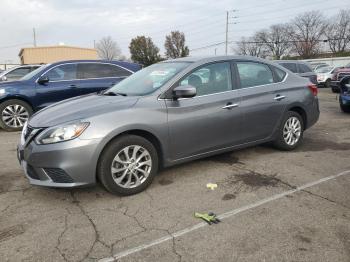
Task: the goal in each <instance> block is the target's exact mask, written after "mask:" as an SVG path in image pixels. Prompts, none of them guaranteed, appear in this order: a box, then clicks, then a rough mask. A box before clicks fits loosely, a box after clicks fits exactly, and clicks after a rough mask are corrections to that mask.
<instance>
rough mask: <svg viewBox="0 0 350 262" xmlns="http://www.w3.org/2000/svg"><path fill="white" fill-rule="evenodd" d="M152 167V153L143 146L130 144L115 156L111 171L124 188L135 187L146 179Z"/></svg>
mask: <svg viewBox="0 0 350 262" xmlns="http://www.w3.org/2000/svg"><path fill="white" fill-rule="evenodd" d="M151 169H152V158H151V155H150V153H149V152H148V151H147V149H145V148H144V147H142V146H138V145H130V146H127V147H124V148H123V149H122V150H120V151H119V152H118V153H117V155H116V156H115V157H114V159H113V161H112V166H111V173H112V177H113V180H114V182H115V183H116V184H117V185H118V186H120V187H123V188H135V187H138V186H139V185H141V184H142V183H143V182H144V181H146V179H147V177H148V176H149V175H150V173H151Z"/></svg>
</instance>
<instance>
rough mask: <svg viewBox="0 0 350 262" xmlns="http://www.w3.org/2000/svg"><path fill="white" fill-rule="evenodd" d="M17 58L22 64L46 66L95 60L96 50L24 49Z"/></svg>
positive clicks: (50, 47) (63, 47)
mask: <svg viewBox="0 0 350 262" xmlns="http://www.w3.org/2000/svg"><path fill="white" fill-rule="evenodd" d="M18 56H19V57H20V59H21V63H22V64H41V63H44V64H47V63H53V62H57V61H62V60H74V59H97V50H96V49H92V48H81V47H74V46H65V45H62V46H61V45H59V46H43V47H26V48H22V49H21V51H20V52H19V54H18Z"/></svg>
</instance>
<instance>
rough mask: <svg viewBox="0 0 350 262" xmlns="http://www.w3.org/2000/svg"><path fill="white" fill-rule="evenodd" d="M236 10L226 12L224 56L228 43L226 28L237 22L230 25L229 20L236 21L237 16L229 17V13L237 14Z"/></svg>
mask: <svg viewBox="0 0 350 262" xmlns="http://www.w3.org/2000/svg"><path fill="white" fill-rule="evenodd" d="M237 11H238V10H230V11H226V37H225V55H227V51H228V42H229V39H228V26H229V25H230V24H234V25H235V24H237V22H232V23H230V19H237V18H238V17H237V16H232V17H230V14H231V13H234V12H237Z"/></svg>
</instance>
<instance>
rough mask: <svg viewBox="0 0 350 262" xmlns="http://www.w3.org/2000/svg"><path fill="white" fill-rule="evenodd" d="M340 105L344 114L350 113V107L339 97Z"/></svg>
mask: <svg viewBox="0 0 350 262" xmlns="http://www.w3.org/2000/svg"><path fill="white" fill-rule="evenodd" d="M339 105H340V109H341V111H343V112H344V113H350V106H346V105H344V104H343V101H342V100H341V98H340V97H339Z"/></svg>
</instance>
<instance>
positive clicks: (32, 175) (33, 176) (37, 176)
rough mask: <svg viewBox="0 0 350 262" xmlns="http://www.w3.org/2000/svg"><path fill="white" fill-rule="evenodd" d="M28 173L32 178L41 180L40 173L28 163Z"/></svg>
mask: <svg viewBox="0 0 350 262" xmlns="http://www.w3.org/2000/svg"><path fill="white" fill-rule="evenodd" d="M27 175H28V176H29V177H30V178H32V179H36V180H40V177H39V175H38V174H37V173H36V172H35V170H34V168H33V167H32V166H31V165H27Z"/></svg>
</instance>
